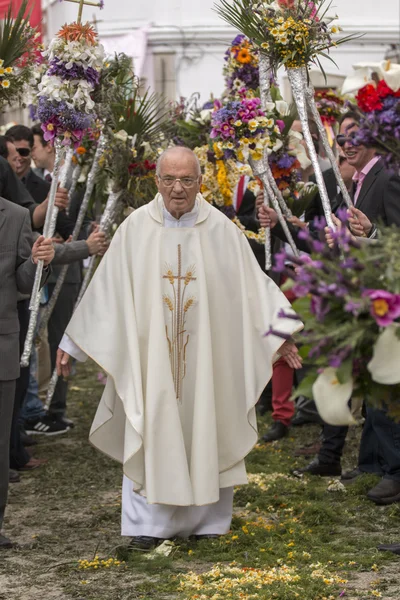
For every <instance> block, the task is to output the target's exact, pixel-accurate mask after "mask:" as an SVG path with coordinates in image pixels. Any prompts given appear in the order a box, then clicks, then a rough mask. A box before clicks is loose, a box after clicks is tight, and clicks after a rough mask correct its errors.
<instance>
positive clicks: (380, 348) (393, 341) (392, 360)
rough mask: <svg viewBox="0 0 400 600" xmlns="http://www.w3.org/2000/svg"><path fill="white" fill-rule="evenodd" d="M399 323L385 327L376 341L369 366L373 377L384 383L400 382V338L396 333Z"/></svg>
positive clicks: (393, 383)
mask: <svg viewBox="0 0 400 600" xmlns="http://www.w3.org/2000/svg"><path fill="white" fill-rule="evenodd" d="M398 329H399V325H398V324H395V323H394V324H393V325H389V326H388V327H385V329H384V330H383V333H381V334H380V336H379V337H378V339H377V340H376V342H375V346H374V354H373V357H372V360H371V361H370V362H369V363H368V365H367V368H368V371H369V372H370V373H371V376H372V379H373V380H374V381H376V382H377V383H382V384H384V385H395V384H396V383H400V339H399V338H398V337H397V335H396V331H398Z"/></svg>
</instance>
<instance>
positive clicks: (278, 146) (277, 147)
mask: <svg viewBox="0 0 400 600" xmlns="http://www.w3.org/2000/svg"><path fill="white" fill-rule="evenodd" d="M282 146H283V142H282V140H276V142H275V144H274V146H273V147H272V151H273V152H278V150H280V149H281V148H282Z"/></svg>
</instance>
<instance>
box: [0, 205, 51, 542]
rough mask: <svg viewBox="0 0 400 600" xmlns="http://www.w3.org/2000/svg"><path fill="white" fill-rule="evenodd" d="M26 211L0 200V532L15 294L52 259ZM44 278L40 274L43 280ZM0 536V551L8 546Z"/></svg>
mask: <svg viewBox="0 0 400 600" xmlns="http://www.w3.org/2000/svg"><path fill="white" fill-rule="evenodd" d="M30 220H31V219H30V215H29V212H28V210H26V209H25V208H22V207H20V206H18V205H16V204H14V203H12V202H9V201H7V200H4V198H1V197H0V281H1V284H2V290H1V295H0V530H1V527H2V523H3V517H4V511H5V507H6V502H7V493H8V469H9V444H10V427H11V419H12V413H13V403H14V390H15V381H16V379H17V378H18V376H19V359H20V356H19V322H18V314H17V295H18V292H20V293H22V294H30V293H31V291H32V286H33V282H34V279H35V270H36V264H35V263H37V261H38V260H43V261H44V264H45V271H46V270H47V265H48V264H49V263H50V262H51V260H52V259H53V257H54V248H53V245H52V242H51V240H50V239H47V240H46V239H45V238H44V237H43V236H40V237H39V238H38V239H37V240H36V242H35V243H34V244H33V246H32V229H31V225H30ZM46 277H47V275H46V273H45V274H44V278H43V279H44V280H45V278H46ZM11 545H12V544H11V542H10V540H8V539H7V538H5V537H4V536H2V535H1V534H0V548H9V547H11Z"/></svg>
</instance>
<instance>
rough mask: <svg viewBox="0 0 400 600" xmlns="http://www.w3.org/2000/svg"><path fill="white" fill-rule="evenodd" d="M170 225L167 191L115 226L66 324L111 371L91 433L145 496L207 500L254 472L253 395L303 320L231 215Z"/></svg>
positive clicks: (208, 213) (203, 208)
mask: <svg viewBox="0 0 400 600" xmlns="http://www.w3.org/2000/svg"><path fill="white" fill-rule="evenodd" d="M197 206H198V214H197V220H196V223H195V225H194V227H176V228H174V227H172V228H170V227H164V226H163V225H164V215H163V201H162V198H161V196H160V195H157V196H156V198H155V199H154V200H153V201H152V202H151V203H150V204H148V205H147V206H144V207H142V208H140V209H138V210H137V211H135V212H134V213H133V214H132V215H131V216H129V217H128V218H127V219H126V220H125V221H124V222H123V224H122V225H121V226H120V227H119V229H118V230H117V232H116V234H115V236H114V238H113V241H112V243H111V245H110V248H109V250H108V252H107V253H106V255H105V257H104V258H103V260H102V262H101V263H100V266H99V268H98V269H97V271H96V273H95V275H94V277H93V280H92V282H91V283H90V285H89V287H88V290H87V292H86V294H85V295H84V297H83V299H82V301H81V303H80V304H79V307H78V308H77V310H76V311H75V313H74V315H73V317H72V320H71V322H70V324H69V326H68V328H67V331H66V333H67V334H68V336H69V337H70V338H71V339H72V340H73V341H74V342H75V344H76V345H77V346H78V347H79V348H80V349H81V350H82V351H83V352H85V353H86V354H87V355H89V356H90V357H91V358H92V359H93V360H94V361H95V362H96V363H97V364H98V365H99V366H100V367H101V368H102V369H103V370H104V371H105V372H106V373H107V374H108V379H107V384H106V387H105V390H104V393H103V397H102V399H101V402H100V405H99V407H98V410H97V413H96V416H95V419H94V422H93V425H92V429H91V432H90V441H91V442H92V444H94V446H96V447H97V448H98V449H99V450H101V451H103V452H104V453H106V454H107V455H109V456H111V457H112V458H114V459H116V460H118V461H119V462H121V463H122V464H123V471H124V474H125V475H126V477H127V478H129V479H130V480H131V482H132V488H133V490H134V491H135V492H138V493H140V494H141V495H142V496H144V497H145V498H146V501H147V503H148V504H166V505H172V506H175V507H176V506H186V507H190V506H204V505H207V504H213V503H216V502H218V500H219V498H220V488H227V487H230V486H233V485H238V484H243V483H246V482H247V477H246V472H245V468H244V457H245V456H246V455H247V454H248V453H249V452H250V450H251V449H252V447H253V446H254V444H255V443H256V442H257V423H256V413H255V404H256V402H257V400H258V398H259V397H260V395H261V392H262V391H263V389H264V387H265V386H266V384H267V383H268V381H269V379H270V378H271V375H272V363H273V359H274V355H275V353H276V352H277V350H278V349H279V347H280V346H281V344H282V342H283V340H282V339H280V338H277V337H274V336H268V337H265V336H264V334H265V332H266V331H268V330H269V329H270V327H273V328H274V329H277V330H279V331H281V332H284V333H285V334H292V333H294V332H295V331H296V330H298V329H299V328H300V325H299V322H298V321H296V320H294V319H293V318H280V317H278V313H279V312H280V311H281V310H282V309H284V311H285V313H287V314H289V315H290V314H292V315H293V311H292V309H291V306H290V304H289V303H288V301H287V300H286V298H285V296H284V295H283V294H282V292H281V291H280V290H279V288H278V287H277V286H276V285H275V284H274V283H273V282H272V280H270V279H269V278H268V277H267V276H266V275H265V274H264V273H263V272H262V271H261V269H260V267H259V266H258V264H257V261H256V259H255V258H254V256H253V254H252V251H251V248H250V246H249V244H248V242H247V240H246V238H245V237H244V235H243V234H242V233H241V231H240V230H239V228H238V227H237V226H236V225H234V224H233V223H232V222H231V221H230V220H229V219H227V218H226V216H225V215H223V214H222V213H220V212H219V211H218V210H217V209H215V208H213V207H211V206H210V205H209V204H208V203H207V202H206V201H205V200H204V199H203V198H202V197H201V195H198V198H197Z"/></svg>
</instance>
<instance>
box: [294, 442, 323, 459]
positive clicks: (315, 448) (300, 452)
mask: <svg viewBox="0 0 400 600" xmlns="http://www.w3.org/2000/svg"><path fill="white" fill-rule="evenodd" d="M321 446H322V442H320V441H319V440H318V441H316V442H314V443H313V444H309V445H308V446H303V447H302V448H297V450H295V451H294V455H295V456H314V454H318V452H319V451H320V449H321Z"/></svg>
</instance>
